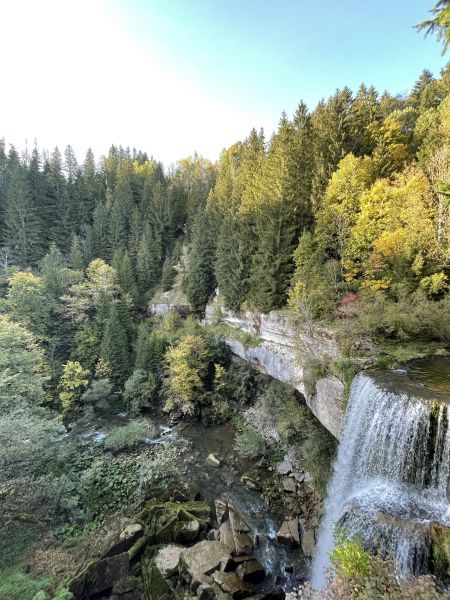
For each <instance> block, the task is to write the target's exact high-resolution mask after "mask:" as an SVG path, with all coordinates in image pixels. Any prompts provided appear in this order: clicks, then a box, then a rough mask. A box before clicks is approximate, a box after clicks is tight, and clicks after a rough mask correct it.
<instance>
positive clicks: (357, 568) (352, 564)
mask: <svg viewBox="0 0 450 600" xmlns="http://www.w3.org/2000/svg"><path fill="white" fill-rule="evenodd" d="M335 537H336V545H335V547H334V549H333V551H332V552H331V553H330V562H331V565H332V567H333V570H334V572H335V574H336V575H337V576H338V577H345V578H356V577H366V576H367V575H368V574H369V565H370V554H369V553H368V552H366V551H365V550H364V548H363V546H362V544H361V541H360V540H359V539H357V538H354V539H348V538H346V537H345V535H344V534H343V533H342V532H341V531H339V530H337V531H336V532H335Z"/></svg>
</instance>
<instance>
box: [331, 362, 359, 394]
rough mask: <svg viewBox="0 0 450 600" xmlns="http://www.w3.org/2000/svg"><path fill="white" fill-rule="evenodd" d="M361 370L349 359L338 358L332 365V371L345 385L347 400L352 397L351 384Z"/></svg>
mask: <svg viewBox="0 0 450 600" xmlns="http://www.w3.org/2000/svg"><path fill="white" fill-rule="evenodd" d="M359 370H360V369H359V366H358V365H357V364H356V363H354V362H353V361H352V360H351V359H349V358H338V359H336V360H334V361H333V362H332V363H331V371H332V372H333V373H334V374H335V375H336V377H338V378H339V379H340V380H341V381H342V383H343V384H344V398H345V399H348V397H349V395H350V386H351V383H352V381H353V378H354V377H355V375H356V374H357V373H358V371H359Z"/></svg>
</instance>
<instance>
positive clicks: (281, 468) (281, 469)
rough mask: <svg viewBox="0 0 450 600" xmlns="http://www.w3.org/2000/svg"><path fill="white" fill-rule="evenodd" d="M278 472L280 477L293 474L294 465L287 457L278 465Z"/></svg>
mask: <svg viewBox="0 0 450 600" xmlns="http://www.w3.org/2000/svg"><path fill="white" fill-rule="evenodd" d="M277 471H278V473H279V474H280V475H289V473H291V471H292V463H291V461H290V460H289V458H288V457H287V456H285V457H284V459H283V461H282V462H281V463H280V464H279V465H278V468H277Z"/></svg>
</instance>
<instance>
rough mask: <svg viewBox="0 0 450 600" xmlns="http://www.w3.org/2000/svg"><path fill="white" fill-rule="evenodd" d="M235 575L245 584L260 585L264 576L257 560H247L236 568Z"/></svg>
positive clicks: (264, 573)
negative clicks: (245, 582)
mask: <svg viewBox="0 0 450 600" xmlns="http://www.w3.org/2000/svg"><path fill="white" fill-rule="evenodd" d="M236 575H237V576H238V577H239V578H240V579H242V581H247V583H255V584H256V583H260V582H261V581H262V580H263V579H264V577H265V576H266V572H265V571H264V568H263V566H262V565H261V563H260V562H258V561H257V560H247V561H245V562H243V563H241V564H240V565H238V566H237V568H236Z"/></svg>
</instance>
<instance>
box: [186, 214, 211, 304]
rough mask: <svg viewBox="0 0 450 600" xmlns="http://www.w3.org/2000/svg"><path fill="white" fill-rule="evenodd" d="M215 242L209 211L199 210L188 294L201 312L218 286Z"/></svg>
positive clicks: (193, 238) (191, 258) (193, 235)
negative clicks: (209, 220)
mask: <svg viewBox="0 0 450 600" xmlns="http://www.w3.org/2000/svg"><path fill="white" fill-rule="evenodd" d="M214 261H215V243H214V240H213V239H212V235H211V231H210V228H209V223H208V212H207V211H205V210H199V211H198V213H197V217H196V219H195V221H194V224H193V228H192V243H191V249H190V252H189V266H188V270H187V287H186V294H187V297H188V300H189V303H190V304H191V306H192V308H193V310H194V311H196V312H199V313H201V312H202V311H203V310H204V309H205V306H206V304H207V303H208V299H209V296H210V295H211V293H212V292H213V291H214V288H215V287H216V278H215V275H214V268H213V266H214Z"/></svg>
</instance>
